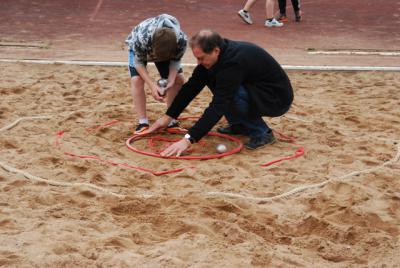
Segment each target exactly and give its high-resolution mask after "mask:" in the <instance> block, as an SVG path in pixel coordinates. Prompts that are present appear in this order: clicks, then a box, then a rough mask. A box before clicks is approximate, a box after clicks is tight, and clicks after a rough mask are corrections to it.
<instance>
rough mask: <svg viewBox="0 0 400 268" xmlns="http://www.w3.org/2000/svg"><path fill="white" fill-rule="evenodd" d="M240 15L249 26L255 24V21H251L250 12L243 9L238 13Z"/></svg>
mask: <svg viewBox="0 0 400 268" xmlns="http://www.w3.org/2000/svg"><path fill="white" fill-rule="evenodd" d="M238 15H239V17H241V18H242V20H243V21H244V22H246V23H247V24H253V21H252V20H251V17H250V12H248V11H244V10H243V9H241V10H239V11H238Z"/></svg>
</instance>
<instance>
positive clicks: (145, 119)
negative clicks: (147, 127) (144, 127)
mask: <svg viewBox="0 0 400 268" xmlns="http://www.w3.org/2000/svg"><path fill="white" fill-rule="evenodd" d="M139 124H149V119H148V118H141V119H139Z"/></svg>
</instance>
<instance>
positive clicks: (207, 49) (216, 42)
mask: <svg viewBox="0 0 400 268" xmlns="http://www.w3.org/2000/svg"><path fill="white" fill-rule="evenodd" d="M223 43H224V40H223V39H222V37H221V36H220V35H219V34H218V33H217V32H214V31H213V30H208V29H204V30H201V31H200V32H198V33H197V34H195V35H194V36H192V38H190V47H191V48H193V47H195V46H196V47H199V48H201V50H203V51H204V53H207V54H208V53H211V51H213V50H214V48H216V47H219V48H221V47H222V45H223Z"/></svg>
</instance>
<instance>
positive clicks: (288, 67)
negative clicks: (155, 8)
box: [0, 59, 400, 72]
mask: <svg viewBox="0 0 400 268" xmlns="http://www.w3.org/2000/svg"><path fill="white" fill-rule="evenodd" d="M0 63H35V64H67V65H96V66H127V62H124V61H78V60H76V61H75V60H14V59H0ZM150 64H152V63H150ZM182 65H183V66H188V67H194V66H196V65H197V64H195V63H183V64H182ZM282 67H283V68H284V69H286V70H299V71H305V70H309V71H391V72H399V71H400V66H330V65H327V66H323V65H311V66H308V65H282Z"/></svg>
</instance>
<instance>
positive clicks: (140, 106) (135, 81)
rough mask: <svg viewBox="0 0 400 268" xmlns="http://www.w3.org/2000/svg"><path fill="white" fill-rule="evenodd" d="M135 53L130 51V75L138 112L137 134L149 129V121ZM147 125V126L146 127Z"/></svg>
mask: <svg viewBox="0 0 400 268" xmlns="http://www.w3.org/2000/svg"><path fill="white" fill-rule="evenodd" d="M133 57H134V52H133V51H132V50H130V51H129V73H130V76H131V80H130V84H131V94H132V98H133V107H134V111H135V112H136V115H137V118H138V121H139V124H138V126H137V128H136V130H135V132H140V131H143V130H144V129H146V128H147V127H148V124H149V120H148V118H147V114H146V94H145V91H144V80H143V79H142V78H141V77H140V75H139V73H138V72H137V71H136V68H135V66H134V63H133ZM146 125H147V126H146Z"/></svg>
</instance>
